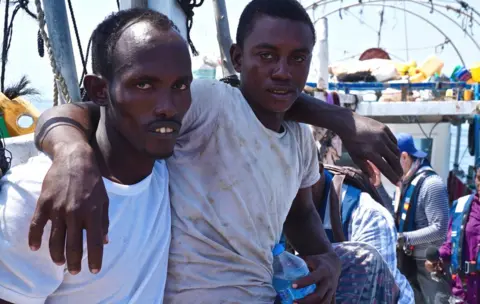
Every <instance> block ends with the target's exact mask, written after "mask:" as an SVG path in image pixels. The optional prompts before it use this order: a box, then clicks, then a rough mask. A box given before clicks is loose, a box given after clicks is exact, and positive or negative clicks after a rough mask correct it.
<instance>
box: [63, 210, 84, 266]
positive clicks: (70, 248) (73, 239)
mask: <svg viewBox="0 0 480 304" xmlns="http://www.w3.org/2000/svg"><path fill="white" fill-rule="evenodd" d="M66 251H67V266H68V271H69V272H70V273H71V274H73V275H76V274H78V273H79V272H80V271H81V270H82V256H83V227H82V225H81V224H80V222H79V221H78V220H76V219H75V217H74V216H69V217H67V246H66Z"/></svg>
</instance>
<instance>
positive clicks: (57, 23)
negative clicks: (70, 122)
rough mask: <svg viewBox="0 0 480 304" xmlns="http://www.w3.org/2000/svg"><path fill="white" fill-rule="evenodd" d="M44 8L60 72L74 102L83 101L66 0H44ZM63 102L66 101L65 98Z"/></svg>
mask: <svg viewBox="0 0 480 304" xmlns="http://www.w3.org/2000/svg"><path fill="white" fill-rule="evenodd" d="M43 10H44V11H45V21H46V23H47V29H48V36H49V39H50V43H51V46H52V51H53V54H54V57H55V61H56V62H57V68H58V69H59V71H58V72H59V73H61V74H62V75H63V77H64V78H65V84H66V85H67V88H68V93H69V94H70V98H71V99H72V102H78V101H81V97H80V88H79V87H78V78H77V69H76V67H75V57H74V56H73V47H72V39H71V37H70V27H69V26H68V17H67V8H66V6H65V1H63V0H62V1H52V0H43ZM61 103H65V99H64V98H61Z"/></svg>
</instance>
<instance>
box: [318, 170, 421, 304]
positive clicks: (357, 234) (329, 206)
mask: <svg viewBox="0 0 480 304" xmlns="http://www.w3.org/2000/svg"><path fill="white" fill-rule="evenodd" d="M372 170H373V171H374V172H375V175H374V176H373V177H372V178H371V179H370V181H369V180H368V179H367V178H362V176H360V175H361V174H362V173H361V172H358V171H355V170H354V169H350V168H348V167H336V166H329V165H326V168H324V167H323V165H320V174H321V178H320V181H319V182H318V183H317V184H315V185H314V186H313V187H312V188H313V202H314V204H315V207H316V209H317V210H318V213H319V214H320V217H321V219H322V222H323V227H324V229H325V232H326V233H327V236H328V237H329V239H330V241H331V242H344V241H348V242H360V243H366V244H368V245H371V246H372V247H373V248H375V249H376V250H377V251H378V252H379V254H380V255H381V257H382V258H383V259H384V260H385V262H386V265H387V266H388V270H387V272H388V274H390V275H392V276H393V278H394V282H395V283H396V287H398V289H399V298H398V303H399V304H412V303H414V293H413V289H412V287H411V286H410V284H409V282H408V281H407V279H406V278H405V276H404V275H403V274H402V273H401V272H400V271H399V269H398V268H397V257H396V245H397V229H396V227H395V221H394V219H393V217H392V215H391V214H390V212H389V211H388V210H387V209H386V208H385V207H383V206H382V205H381V203H380V202H377V201H375V200H374V199H373V197H372V196H371V195H370V194H369V192H370V191H368V192H367V191H366V190H368V188H373V184H374V183H376V182H377V180H378V179H380V172H379V171H378V169H376V168H374V166H373V165H372ZM343 172H345V173H343ZM347 172H348V173H347ZM345 175H348V176H349V177H346V176H345ZM355 175H357V176H355ZM351 177H353V178H354V179H351ZM342 180H343V183H342ZM353 181H355V183H354V182H353ZM369 182H370V183H371V184H369ZM357 183H359V186H358V187H356V186H355V184H357ZM335 215H336V216H335ZM388 274H387V275H388ZM340 278H341V277H340ZM340 282H341V281H340ZM346 285H348V284H346ZM374 285H375V284H373V286H374ZM373 286H372V287H373ZM342 288H347V287H346V286H345V287H344V286H339V287H338V290H341V289H342ZM337 297H338V291H337Z"/></svg>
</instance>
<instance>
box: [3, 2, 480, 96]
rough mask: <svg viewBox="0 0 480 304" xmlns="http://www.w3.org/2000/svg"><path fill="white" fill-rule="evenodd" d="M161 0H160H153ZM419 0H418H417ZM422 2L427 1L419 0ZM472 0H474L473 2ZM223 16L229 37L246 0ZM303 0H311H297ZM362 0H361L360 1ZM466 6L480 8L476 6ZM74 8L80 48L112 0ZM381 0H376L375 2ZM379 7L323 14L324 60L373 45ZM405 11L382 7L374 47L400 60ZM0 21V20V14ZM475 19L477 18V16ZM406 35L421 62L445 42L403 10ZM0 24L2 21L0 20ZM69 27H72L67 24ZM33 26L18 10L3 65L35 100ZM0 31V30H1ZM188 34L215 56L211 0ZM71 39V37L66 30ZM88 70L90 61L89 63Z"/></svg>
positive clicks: (444, 25) (471, 55)
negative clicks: (326, 35) (326, 22)
mask: <svg viewBox="0 0 480 304" xmlns="http://www.w3.org/2000/svg"><path fill="white" fill-rule="evenodd" d="M159 1H165V0H159ZM419 1H422V0H419ZM423 1H424V2H428V1H426V0H423ZM436 1H437V2H438V3H441V4H444V5H448V4H451V5H453V4H454V3H455V1H453V0H436ZM476 1H477V0H475V2H476ZM30 2H31V3H30V7H31V9H32V11H36V10H35V6H34V5H33V3H34V1H33V0H31V1H30ZM226 2H227V10H228V17H229V21H230V32H231V35H232V39H233V40H235V31H236V27H237V25H238V19H239V17H240V14H241V12H242V10H243V8H244V7H245V5H246V4H247V3H248V2H249V0H226ZM301 2H302V3H303V4H304V5H308V4H310V3H312V2H313V0H303V1H301ZM330 2H331V4H328V5H326V6H325V7H320V8H318V9H317V10H316V11H315V17H317V18H318V17H320V16H322V15H323V14H326V13H328V12H330V11H333V10H335V9H337V8H339V7H340V5H341V1H335V0H332V1H330ZM364 2H365V1H364ZM469 2H471V5H472V6H474V7H476V8H477V9H478V10H480V5H479V4H477V5H473V4H472V3H473V1H469ZM349 3H358V0H343V5H346V4H349ZM72 4H73V7H74V10H75V14H76V19H77V24H78V27H79V31H80V36H81V40H82V45H83V48H84V50H85V49H86V46H87V43H88V38H89V36H90V34H91V32H92V31H93V29H94V28H95V26H96V25H97V24H98V23H99V22H100V21H101V20H103V18H105V16H106V15H108V14H109V13H111V12H113V11H115V10H116V1H115V0H72ZM381 4H382V1H381V0H379V1H377V5H381ZM385 4H386V5H397V6H400V7H403V2H402V1H394V0H385ZM0 6H1V8H0V16H2V17H3V15H4V2H3V1H2V2H1V3H0ZM405 7H406V9H407V10H411V11H413V12H414V13H416V14H419V15H421V16H423V17H424V18H426V19H428V20H429V21H430V22H432V23H433V24H435V25H436V26H438V27H440V28H441V30H442V31H444V32H445V33H446V34H447V36H449V37H450V38H451V40H452V41H453V43H454V44H455V45H456V46H457V48H458V49H459V50H460V52H461V55H462V56H463V58H464V60H465V62H466V64H467V66H468V65H471V64H473V63H475V62H480V51H478V50H477V49H476V47H475V45H474V44H473V43H472V42H471V41H470V40H469V39H468V38H467V37H466V36H465V35H464V33H463V32H462V31H461V30H460V29H458V28H456V27H455V25H454V24H453V23H451V22H450V21H448V20H447V19H445V18H443V17H442V16H440V15H439V14H430V13H429V9H428V8H423V7H420V6H418V5H415V4H411V3H410V2H406V3H405ZM439 9H441V10H442V12H444V13H446V14H448V15H449V16H451V17H452V18H453V19H455V20H458V21H459V22H460V23H461V22H462V20H461V19H457V16H456V14H454V13H452V12H447V11H446V10H445V9H442V8H439ZM380 10H381V6H364V7H353V8H350V9H349V10H348V11H342V14H341V15H342V18H340V15H339V14H338V13H334V14H332V15H330V16H329V18H328V19H329V53H330V61H331V62H334V61H337V60H341V59H344V58H348V57H350V56H353V55H358V54H360V53H362V52H363V51H364V50H366V49H368V48H370V47H376V46H377V39H378V38H377V33H376V31H377V29H378V25H379V21H380V19H379V11H380ZM404 18H405V15H404V13H403V12H401V11H398V10H394V9H391V8H388V7H387V8H385V13H384V20H385V21H384V25H383V31H382V35H381V44H380V46H381V47H383V48H385V49H387V51H389V52H390V53H391V54H392V56H394V57H397V58H399V59H403V60H405V59H406V57H407V54H406V51H405V48H406V47H405V45H406V44H405V23H404ZM2 20H3V19H2ZM477 20H478V21H480V17H479V18H477ZM406 21H407V27H406V32H407V37H408V44H409V47H410V48H411V50H410V52H409V59H410V60H412V59H415V60H417V62H418V63H421V62H422V61H423V60H424V59H425V58H426V57H427V56H429V55H431V54H435V47H434V46H435V45H439V44H441V43H443V42H444V41H445V38H444V37H443V36H442V35H441V34H440V33H439V32H437V31H436V30H435V29H433V27H432V26H431V25H428V24H427V23H426V22H425V21H422V20H420V19H419V18H417V17H414V16H411V15H407V17H406ZM2 24H3V22H2ZM70 28H73V27H72V25H71V24H70ZM37 30H38V26H37V24H36V21H35V20H33V19H31V18H30V17H29V16H28V15H26V14H25V13H23V12H20V13H19V14H18V16H17V18H16V21H15V25H14V30H13V32H14V33H13V35H14V36H13V41H12V47H11V49H10V55H9V62H8V65H7V76H6V83H7V84H8V83H13V82H16V81H18V79H19V78H20V77H21V76H22V75H27V76H28V77H29V79H30V80H31V81H32V85H33V86H34V87H35V88H37V89H38V90H39V91H40V92H41V96H39V97H35V98H37V99H43V100H45V99H47V100H48V99H51V96H52V81H53V76H52V72H51V69H50V65H49V61H48V59H47V57H44V58H40V57H39V56H38V53H37V42H36V39H37ZM2 32H3V31H2ZM473 32H474V36H473V37H474V39H476V40H477V41H480V38H479V37H480V26H476V27H474V28H473ZM191 35H192V39H193V41H194V44H195V46H196V47H197V49H198V50H199V52H200V53H201V55H209V56H215V55H218V53H219V51H218V44H217V41H216V30H215V19H214V13H213V7H212V1H211V0H205V3H204V5H203V6H202V7H200V8H198V9H196V11H195V17H194V24H193V29H192V34H191ZM72 39H74V36H73V33H72ZM74 50H75V53H76V59H77V72H78V73H80V72H81V69H82V67H81V62H80V60H79V56H78V50H77V46H76V43H75V42H74ZM437 55H438V56H439V57H440V58H442V59H443V60H444V61H445V69H444V71H445V72H446V73H447V74H450V72H451V70H452V69H453V67H454V66H455V65H457V64H460V60H459V58H458V56H457V55H456V53H455V52H454V50H453V48H452V46H451V45H446V46H445V48H444V49H443V51H441V52H440V53H437ZM89 69H90V66H89Z"/></svg>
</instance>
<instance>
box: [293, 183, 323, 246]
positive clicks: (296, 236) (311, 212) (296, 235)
mask: <svg viewBox="0 0 480 304" xmlns="http://www.w3.org/2000/svg"><path fill="white" fill-rule="evenodd" d="M284 231H285V235H286V236H287V238H288V240H289V242H290V243H291V244H292V245H293V248H295V250H296V251H298V252H299V253H300V255H315V254H322V253H326V252H332V251H333V248H332V245H331V244H330V241H329V239H328V237H327V235H326V233H325V230H324V229H323V224H322V220H321V219H320V216H319V215H318V212H317V210H315V206H314V204H313V199H312V189H311V188H310V187H309V188H304V189H300V190H299V191H298V193H297V196H296V197H295V200H294V201H293V204H292V207H291V209H290V212H289V213H288V216H287V219H286V221H285V224H284Z"/></svg>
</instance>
